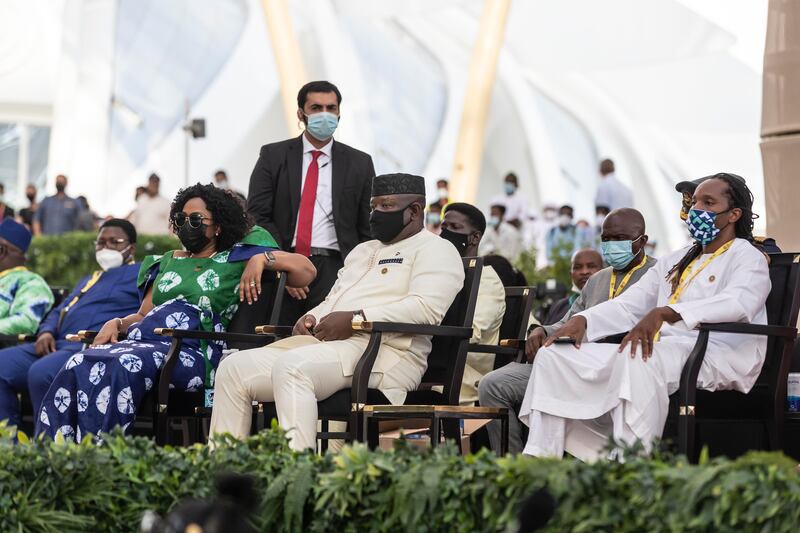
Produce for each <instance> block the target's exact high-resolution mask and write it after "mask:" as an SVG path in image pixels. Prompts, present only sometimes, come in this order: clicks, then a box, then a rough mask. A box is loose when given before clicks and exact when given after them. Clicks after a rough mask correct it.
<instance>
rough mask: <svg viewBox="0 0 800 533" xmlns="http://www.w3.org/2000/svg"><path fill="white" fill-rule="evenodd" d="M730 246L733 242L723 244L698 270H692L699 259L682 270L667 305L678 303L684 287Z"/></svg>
mask: <svg viewBox="0 0 800 533" xmlns="http://www.w3.org/2000/svg"><path fill="white" fill-rule="evenodd" d="M732 245H733V241H728V242H726V243H725V244H723V245H722V247H720V249H719V250H717V251H716V252H714V253H713V254H711V257H709V258H708V259H706V260H705V261H703V264H702V265H700V268H698V269H697V270H693V267H694V264H695V263H696V262H697V260H698V259H700V258H699V257H697V258H695V260H694V261H692V262H691V263H689V266H688V267H686V270H684V271H683V274H681V279H680V281H679V282H678V287H677V288H676V289H675V292H674V293H672V296H670V297H669V303H670V304H674V303H678V300H679V299H680V297H681V295H682V294H683V291H685V290H686V287H688V286H689V284H690V283H691V282H692V281H694V278H696V277H697V275H698V274H700V272H702V271H703V269H704V268H705V267H707V266H708V264H709V263H710V262H711V261H713V260H714V259H716V258H717V257H719V256H720V255H722V254H724V253H725V252H727V251H728V249H729V248H730V247H731V246H732ZM690 274H691V276H690Z"/></svg>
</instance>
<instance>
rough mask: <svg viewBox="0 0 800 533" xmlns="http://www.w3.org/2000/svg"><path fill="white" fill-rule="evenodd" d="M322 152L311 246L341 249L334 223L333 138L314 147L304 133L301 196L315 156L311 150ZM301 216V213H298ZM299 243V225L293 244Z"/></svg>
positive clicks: (319, 159)
mask: <svg viewBox="0 0 800 533" xmlns="http://www.w3.org/2000/svg"><path fill="white" fill-rule="evenodd" d="M314 150H319V151H320V152H322V154H320V156H319V157H318V158H317V166H319V175H318V180H317V200H316V202H315V203H314V224H313V225H312V227H311V246H312V247H313V248H330V249H332V250H338V249H339V240H338V239H337V238H336V227H335V226H334V225H333V139H331V140H330V141H328V144H326V145H325V146H323V147H322V148H319V149H318V148H316V147H314V145H313V144H311V142H309V140H308V139H307V138H306V136H305V135H303V167H302V174H301V176H302V181H301V183H300V197H301V198H302V195H303V187H305V185H306V174H307V173H308V167H309V166H310V165H311V161H312V159H313V156H312V155H311V152H313V151H314ZM298 216H299V213H298ZM296 244H297V227H296V226H295V230H294V237H293V238H292V246H293V247H294V246H295V245H296Z"/></svg>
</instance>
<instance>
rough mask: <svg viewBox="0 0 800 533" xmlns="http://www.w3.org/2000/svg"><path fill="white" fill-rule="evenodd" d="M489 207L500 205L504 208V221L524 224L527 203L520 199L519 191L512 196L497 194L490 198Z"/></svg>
mask: <svg viewBox="0 0 800 533" xmlns="http://www.w3.org/2000/svg"><path fill="white" fill-rule="evenodd" d="M491 205H502V206H503V207H505V208H506V214H505V215H503V219H505V220H519V221H520V222H524V221H525V219H526V218H527V217H526V215H527V213H528V201H527V200H526V199H525V198H523V197H522V195H521V194H520V193H519V190H517V191H514V194H498V195H497V196H495V197H494V198H492V202H491Z"/></svg>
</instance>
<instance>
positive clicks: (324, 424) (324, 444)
mask: <svg viewBox="0 0 800 533" xmlns="http://www.w3.org/2000/svg"><path fill="white" fill-rule="evenodd" d="M319 424H320V425H319V428H320V430H321V432H322V433H325V432H327V431H328V428H329V424H328V420H327V419H325V420H320V423H319ZM319 451H320V453H322V454H324V453H325V452H327V451H328V438H327V437H320V440H319Z"/></svg>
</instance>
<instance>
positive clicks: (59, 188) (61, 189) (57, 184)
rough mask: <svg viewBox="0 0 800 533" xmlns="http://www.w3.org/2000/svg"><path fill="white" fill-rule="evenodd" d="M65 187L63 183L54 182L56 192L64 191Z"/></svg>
mask: <svg viewBox="0 0 800 533" xmlns="http://www.w3.org/2000/svg"><path fill="white" fill-rule="evenodd" d="M66 188H67V186H66V185H64V184H63V183H56V190H57V191H58V192H64V189H66Z"/></svg>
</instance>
